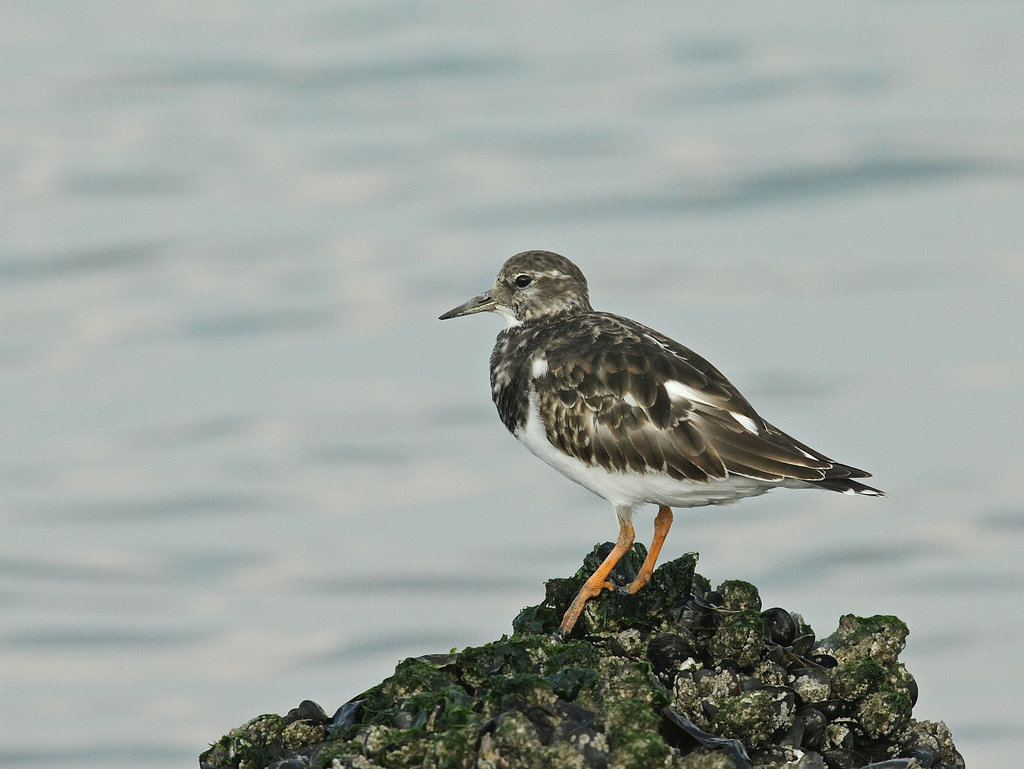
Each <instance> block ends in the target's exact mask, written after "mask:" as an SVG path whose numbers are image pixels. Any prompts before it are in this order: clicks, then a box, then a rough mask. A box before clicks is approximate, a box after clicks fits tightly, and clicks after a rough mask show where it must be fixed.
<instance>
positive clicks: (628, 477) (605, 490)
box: [515, 388, 786, 508]
mask: <svg viewBox="0 0 1024 769" xmlns="http://www.w3.org/2000/svg"><path fill="white" fill-rule="evenodd" d="M515 436H516V438H518V439H519V440H520V441H521V442H522V443H523V445H525V446H526V448H528V449H529V450H530V451H531V452H533V453H534V454H536V455H537V456H538V457H540V458H541V459H543V460H544V461H545V462H547V463H548V464H549V465H551V466H552V467H553V468H555V469H556V470H557V471H558V472H560V473H561V474H562V475H564V476H565V477H566V478H569V479H571V480H573V481H576V483H578V484H580V485H581V486H583V487H584V488H586V489H589V490H590V491H592V492H593V493H595V494H597V495H598V496H599V497H603V498H604V499H607V500H608V501H609V502H611V503H612V504H613V505H616V506H625V507H630V508H634V507H637V506H639V505H641V504H645V503H651V504H656V505H668V506H670V507H699V506H701V505H718V504H724V503H727V502H733V501H736V500H738V499H743V498H744V497H752V496H756V495H758V494H764V493H765V492H766V491H770V490H771V489H773V488H775V487H776V486H779V485H786V484H779V483H771V482H769V481H762V480H757V479H754V478H745V477H743V476H740V475H729V476H728V477H726V478H721V479H717V478H716V479H713V480H710V481H707V482H703V483H701V482H698V481H678V480H675V479H674V478H671V477H669V476H668V475H665V474H663V473H658V472H648V473H637V472H612V471H610V470H606V469H604V468H603V467H601V466H599V465H587V464H585V463H584V462H582V461H581V460H579V459H577V458H576V457H573V456H570V455H568V454H564V453H562V452H561V451H560V450H559V449H558V448H557V447H556V446H555V445H554V444H553V443H551V441H549V440H548V436H547V431H546V429H545V427H544V423H543V422H542V421H541V418H540V409H539V408H538V400H537V393H536V390H534V389H532V388H531V391H530V408H529V411H528V416H527V420H526V424H525V425H523V426H522V427H521V428H519V429H518V430H516V433H515Z"/></svg>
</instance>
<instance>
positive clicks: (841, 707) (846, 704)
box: [814, 699, 856, 721]
mask: <svg viewBox="0 0 1024 769" xmlns="http://www.w3.org/2000/svg"><path fill="white" fill-rule="evenodd" d="M814 707H816V708H817V709H818V710H820V711H821V712H822V713H824V714H825V718H827V719H828V720H829V721H834V720H835V719H837V718H842V717H843V716H848V715H850V714H851V713H853V711H854V710H855V709H856V705H855V704H854V703H852V702H850V701H849V700H836V699H832V700H824V701H823V702H818V703H816V704H815V706H814Z"/></svg>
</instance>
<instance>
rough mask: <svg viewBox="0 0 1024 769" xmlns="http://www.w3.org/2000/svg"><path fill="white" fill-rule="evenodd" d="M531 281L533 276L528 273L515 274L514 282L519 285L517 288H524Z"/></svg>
mask: <svg viewBox="0 0 1024 769" xmlns="http://www.w3.org/2000/svg"><path fill="white" fill-rule="evenodd" d="M531 283H533V278H531V277H530V276H529V275H516V279H515V284H516V285H517V286H519V288H526V287H527V286H528V285H530V284H531Z"/></svg>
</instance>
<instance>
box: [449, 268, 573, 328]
mask: <svg viewBox="0 0 1024 769" xmlns="http://www.w3.org/2000/svg"><path fill="white" fill-rule="evenodd" d="M485 311H489V312H496V313H498V314H499V315H501V316H502V317H503V318H504V319H505V322H506V323H507V324H508V327H509V328H511V327H512V326H521V325H523V324H524V323H530V322H531V321H535V320H538V319H540V318H546V317H552V316H554V315H560V314H562V313H581V312H591V311H592V308H591V306H590V298H589V295H588V293H587V279H586V278H585V277H583V273H582V272H580V269H579V267H577V266H576V265H575V264H573V263H572V262H570V261H569V260H568V259H566V258H565V257H564V256H560V255H558V254H555V253H552V252H551V251H523V252H522V253H521V254H516V255H515V256H513V257H511V258H510V259H509V260H508V261H507V262H505V264H503V265H502V266H501V270H500V271H499V272H498V277H497V278H496V279H495V281H494V285H493V286H491V288H490V289H488V290H487V291H485V292H484V293H482V294H480V295H479V296H474V297H473V298H472V299H470V300H469V301H468V302H466V303H464V304H460V305H459V306H458V307H455V308H453V309H451V310H449V311H448V312H446V313H445V314H444V315H442V316H441V318H440V319H441V320H448V319H449V318H458V317H461V316H462V315H472V314H473V313H476V312H485Z"/></svg>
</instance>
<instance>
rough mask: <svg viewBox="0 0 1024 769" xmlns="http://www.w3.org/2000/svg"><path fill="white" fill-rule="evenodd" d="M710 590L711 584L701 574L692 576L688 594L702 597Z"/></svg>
mask: <svg viewBox="0 0 1024 769" xmlns="http://www.w3.org/2000/svg"><path fill="white" fill-rule="evenodd" d="M710 589H711V583H710V582H708V578H707V577H705V576H704V575H703V574H694V575H693V584H692V585H691V587H690V593H691V594H692V595H697V596H702V595H704V594H705V593H707V592H708V591H709V590H710Z"/></svg>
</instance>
